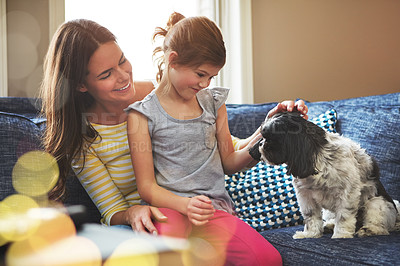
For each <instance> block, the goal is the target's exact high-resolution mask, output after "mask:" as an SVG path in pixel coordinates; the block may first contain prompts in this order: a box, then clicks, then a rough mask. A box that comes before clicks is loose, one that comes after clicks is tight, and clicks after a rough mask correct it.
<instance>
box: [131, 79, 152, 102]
mask: <svg viewBox="0 0 400 266" xmlns="http://www.w3.org/2000/svg"><path fill="white" fill-rule="evenodd" d="M134 85H135V90H136V93H137V94H138V99H139V100H142V99H144V98H145V97H146V96H147V95H148V94H149V93H150V92H151V91H153V90H154V88H155V87H156V82H155V81H153V80H135V81H134Z"/></svg>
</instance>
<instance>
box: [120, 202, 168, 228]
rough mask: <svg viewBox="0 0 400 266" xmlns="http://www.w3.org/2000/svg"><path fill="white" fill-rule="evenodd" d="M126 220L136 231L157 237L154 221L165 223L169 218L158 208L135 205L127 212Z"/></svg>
mask: <svg viewBox="0 0 400 266" xmlns="http://www.w3.org/2000/svg"><path fill="white" fill-rule="evenodd" d="M125 219H126V221H127V223H128V224H130V225H131V227H132V229H133V230H134V231H137V232H150V233H151V234H153V235H156V234H158V232H157V229H156V227H155V226H154V224H153V221H152V219H155V220H157V221H159V222H165V221H167V219H168V218H167V217H166V216H165V215H164V214H163V213H162V212H161V211H160V210H159V209H158V208H156V207H152V206H147V205H135V206H132V207H130V208H129V209H128V210H126V211H125Z"/></svg>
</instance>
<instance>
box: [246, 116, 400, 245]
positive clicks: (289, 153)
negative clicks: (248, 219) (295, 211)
mask: <svg viewBox="0 0 400 266" xmlns="http://www.w3.org/2000/svg"><path fill="white" fill-rule="evenodd" d="M261 134H262V136H263V138H262V139H261V140H260V141H259V143H258V144H257V145H255V146H254V147H253V148H252V149H251V150H250V154H251V155H252V156H253V158H255V159H258V160H259V159H260V157H261V159H262V160H264V161H267V162H269V163H270V164H275V165H276V164H282V163H286V164H287V166H288V173H289V174H292V175H293V177H294V179H293V185H294V188H295V191H296V196H297V200H298V203H299V206H300V211H301V213H302V215H303V217H304V231H298V232H296V234H295V235H294V236H293V238H317V237H321V236H322V234H323V232H324V229H329V230H333V236H332V238H352V237H353V236H354V234H356V235H358V236H360V237H362V236H370V235H388V234H389V232H390V231H392V230H395V227H397V226H398V225H397V226H396V219H398V221H399V220H400V215H398V212H397V210H399V211H400V208H399V207H400V205H399V203H398V201H395V202H396V204H395V202H394V201H393V200H392V198H391V197H390V196H389V194H388V193H387V192H386V190H385V188H384V187H383V185H382V183H381V181H380V180H379V168H378V165H377V163H376V162H375V161H374V160H373V158H371V157H370V156H369V155H368V154H367V153H366V152H365V150H364V149H362V148H361V147H360V146H359V145H358V144H357V143H355V142H353V141H352V140H350V139H348V138H345V137H343V136H340V135H338V134H336V133H328V132H325V130H323V129H322V128H320V127H319V126H317V125H315V124H314V123H312V122H309V121H307V120H305V119H304V118H302V117H301V116H300V114H298V113H295V112H293V113H279V114H276V115H274V116H273V117H272V118H269V119H266V121H265V122H264V123H263V124H262V126H261ZM396 205H397V209H396Z"/></svg>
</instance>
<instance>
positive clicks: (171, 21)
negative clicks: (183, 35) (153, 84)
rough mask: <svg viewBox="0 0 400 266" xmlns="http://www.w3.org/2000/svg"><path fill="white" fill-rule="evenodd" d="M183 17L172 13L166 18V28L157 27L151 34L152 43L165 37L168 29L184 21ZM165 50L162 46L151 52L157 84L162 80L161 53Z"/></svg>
mask: <svg viewBox="0 0 400 266" xmlns="http://www.w3.org/2000/svg"><path fill="white" fill-rule="evenodd" d="M184 18H185V16H184V15H182V14H180V13H178V12H174V13H172V14H171V15H170V16H169V18H168V22H167V26H166V27H165V29H164V28H162V27H157V28H156V29H155V32H154V34H153V41H155V40H156V39H157V38H158V37H164V38H165V36H166V35H167V33H168V32H169V31H170V29H171V28H172V27H173V26H174V25H175V24H176V23H178V22H179V21H181V20H182V19H184ZM164 50H165V47H163V46H157V47H156V48H155V49H154V50H153V58H156V59H155V61H156V62H157V68H158V72H157V76H156V79H157V82H160V81H161V78H162V74H163V71H164V60H163V56H164V54H163V52H164ZM159 53H162V54H161V55H158V54H159Z"/></svg>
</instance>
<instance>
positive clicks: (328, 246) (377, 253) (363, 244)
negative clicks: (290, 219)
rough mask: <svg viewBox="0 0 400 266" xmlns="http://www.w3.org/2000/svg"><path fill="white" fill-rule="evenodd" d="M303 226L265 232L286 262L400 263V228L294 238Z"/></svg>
mask: <svg viewBox="0 0 400 266" xmlns="http://www.w3.org/2000/svg"><path fill="white" fill-rule="evenodd" d="M302 230H303V226H301V225H300V226H292V227H286V228H279V229H275V230H267V231H264V232H261V235H262V236H263V237H265V238H266V239H267V240H268V241H269V242H270V243H271V244H272V245H273V246H274V247H275V248H276V249H277V250H278V251H279V253H280V254H281V256H282V258H283V265H291V266H292V265H299V266H302V265H398V264H399V261H400V252H399V246H400V231H397V232H392V233H391V234H390V235H389V236H371V237H363V238H350V239H331V237H332V234H325V235H323V236H322V237H321V238H309V239H293V235H294V234H295V232H296V231H302Z"/></svg>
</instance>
